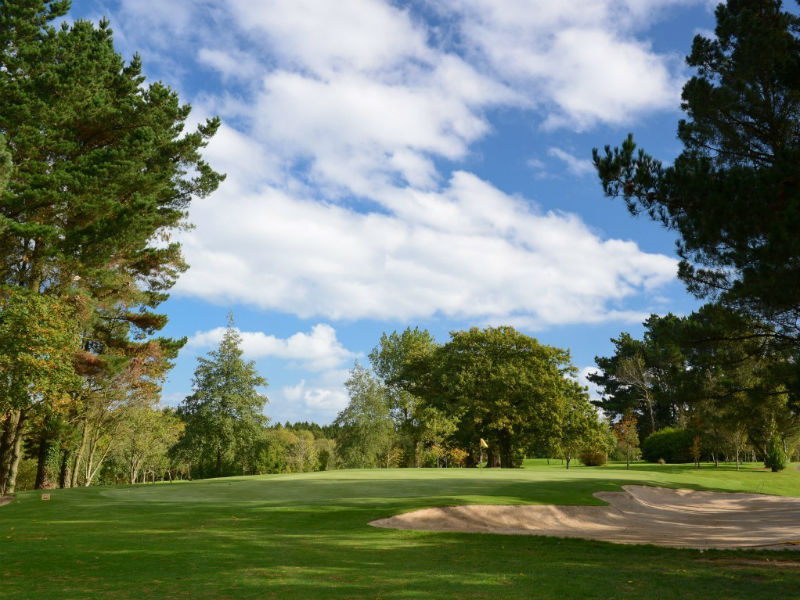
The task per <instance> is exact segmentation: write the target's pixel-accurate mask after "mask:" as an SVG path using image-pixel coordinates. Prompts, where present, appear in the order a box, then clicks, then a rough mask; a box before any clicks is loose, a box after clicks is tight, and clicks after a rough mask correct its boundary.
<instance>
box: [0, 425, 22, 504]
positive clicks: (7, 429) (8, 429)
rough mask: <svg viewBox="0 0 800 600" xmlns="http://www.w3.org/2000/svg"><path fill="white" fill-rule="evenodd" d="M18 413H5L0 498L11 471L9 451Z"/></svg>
mask: <svg viewBox="0 0 800 600" xmlns="http://www.w3.org/2000/svg"><path fill="white" fill-rule="evenodd" d="M19 414H20V411H18V410H12V411H9V412H7V413H6V420H5V426H4V427H3V436H2V438H0V496H2V495H3V494H5V490H6V481H7V480H8V472H9V471H10V469H11V449H12V448H13V446H14V436H15V435H16V433H17V423H19Z"/></svg>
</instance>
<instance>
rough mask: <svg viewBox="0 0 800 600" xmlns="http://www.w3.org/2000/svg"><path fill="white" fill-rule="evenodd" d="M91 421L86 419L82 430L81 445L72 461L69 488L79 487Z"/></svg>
mask: <svg viewBox="0 0 800 600" xmlns="http://www.w3.org/2000/svg"><path fill="white" fill-rule="evenodd" d="M88 429H89V420H88V418H84V420H83V427H82V428H81V445H80V446H79V447H78V451H77V452H76V453H75V456H74V457H73V459H72V475H71V478H70V482H69V487H78V477H79V476H80V466H81V461H82V460H83V454H84V452H86V438H87V437H88V435H87V434H88Z"/></svg>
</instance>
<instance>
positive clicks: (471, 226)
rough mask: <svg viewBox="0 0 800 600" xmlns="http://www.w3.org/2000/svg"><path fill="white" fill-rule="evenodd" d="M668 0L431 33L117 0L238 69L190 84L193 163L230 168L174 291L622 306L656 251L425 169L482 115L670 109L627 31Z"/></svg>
mask: <svg viewBox="0 0 800 600" xmlns="http://www.w3.org/2000/svg"><path fill="white" fill-rule="evenodd" d="M676 1H679V0H676ZM687 1H688V0H687ZM704 1H705V0H704ZM671 3H674V2H670V1H667V0H663V1H660V2H643V1H640V0H627V1H622V2H610V1H608V0H606V1H600V0H593V1H587V2H581V3H556V2H550V1H549V0H539V1H536V2H533V3H531V2H530V1H529V0H507V1H506V2H501V3H491V2H483V1H482V0H449V1H447V2H443V3H437V4H436V5H435V6H431V7H428V8H430V9H432V10H441V11H443V16H444V17H446V18H445V19H443V20H441V21H440V22H439V23H437V24H436V25H435V26H434V25H432V24H431V23H426V22H425V21H424V20H423V19H422V17H420V16H419V15H416V13H414V10H415V7H414V6H413V5H411V6H409V8H398V7H397V6H395V5H393V4H391V3H389V2H384V1H381V0H342V1H341V2H336V3H329V2H318V1H314V0H275V1H272V2H247V1H246V0H227V2H225V3H222V4H215V3H210V2H208V1H206V0H195V1H194V2H186V3H185V5H189V6H190V9H191V10H190V9H187V8H186V6H182V8H175V9H174V13H175V14H174V15H173V14H172V12H173V11H172V10H167V9H163V8H154V9H153V10H152V11H151V12H148V14H146V15H143V14H142V13H143V11H144V12H147V10H148V9H146V8H142V6H140V5H138V4H137V3H136V2H134V1H133V0H123V9H122V10H121V14H122V15H123V16H125V15H127V17H125V18H128V19H129V21H130V22H133V18H134V17H136V16H137V15H138V16H141V18H144V19H146V22H147V24H148V27H147V28H145V29H137V28H135V27H133V26H130V27H128V33H129V34H131V35H132V34H133V32H136V35H139V36H140V37H142V38H143V39H147V40H150V43H148V44H145V45H146V46H150V47H155V48H162V47H164V46H163V43H164V41H165V40H170V38H175V40H174V46H175V47H176V48H178V47H180V48H191V51H190V52H189V54H190V55H191V56H192V57H193V58H194V59H195V60H199V61H201V62H203V64H206V65H210V66H212V67H214V68H217V69H222V70H224V71H226V72H230V73H231V74H230V76H231V77H233V76H236V77H239V78H240V79H246V80H247V82H248V84H247V85H242V86H240V87H239V88H235V89H234V90H233V91H230V92H213V91H210V90H208V91H206V93H204V94H202V95H201V96H200V101H201V102H200V108H201V111H200V112H201V113H202V112H203V111H205V112H207V114H214V113H218V114H221V115H222V117H223V119H225V120H226V121H227V123H226V125H225V126H224V127H223V128H222V129H221V130H220V132H219V134H218V136H217V138H216V139H215V140H214V141H213V142H212V144H211V145H210V147H209V148H208V156H209V160H210V162H211V163H212V164H214V165H215V167H217V168H219V169H220V170H223V171H226V172H227V174H228V180H227V181H226V182H225V183H224V184H223V185H222V187H221V188H220V190H218V192H216V193H215V194H214V195H213V196H212V197H211V198H207V199H204V200H199V201H196V202H194V203H193V205H192V209H191V215H190V219H191V220H192V222H194V223H195V224H196V225H197V229H196V230H194V231H191V232H188V233H186V234H183V235H182V236H181V238H182V241H183V243H184V247H185V252H186V255H187V258H188V261H189V263H190V265H191V266H192V269H191V270H190V271H189V272H188V273H187V274H186V275H184V276H183V277H182V278H181V279H180V280H179V283H178V286H177V287H176V288H175V292H176V293H182V294H185V295H193V296H199V297H202V298H205V299H208V300H212V301H219V302H231V301H239V302H246V303H248V304H251V305H255V306H259V307H263V308H267V309H274V310H278V311H284V312H289V313H293V314H296V315H299V316H301V317H315V318H316V317H324V318H329V319H361V318H377V319H388V318H406V319H410V318H419V317H429V316H432V315H445V316H452V317H468V318H480V319H485V320H495V319H502V318H504V317H513V318H515V319H520V320H521V321H524V320H527V321H528V322H531V323H539V324H543V325H547V324H558V323H586V322H597V321H602V320H608V319H629V318H631V316H632V315H634V314H636V315H638V314H639V313H638V312H637V311H636V310H634V309H632V308H631V307H630V306H627V305H626V302H627V301H628V300H630V299H631V298H635V297H638V296H640V295H641V294H642V293H643V292H645V291H649V290H652V289H655V288H657V287H658V286H660V285H663V284H665V283H666V282H668V281H671V280H673V279H674V277H675V268H676V265H675V261H674V260H672V259H671V258H668V257H666V256H663V255H658V254H648V253H644V252H642V251H640V249H639V248H638V247H637V246H636V244H634V243H633V242H629V241H623V240H602V239H600V238H599V237H598V236H597V235H596V234H595V233H593V232H592V231H590V229H589V228H588V227H586V226H585V225H584V224H583V223H582V222H581V220H580V219H579V217H577V216H576V215H571V214H563V213H557V212H547V213H544V212H541V211H539V210H538V209H537V208H536V207H535V206H534V205H533V203H532V202H531V201H530V200H527V199H523V198H517V197H514V196H509V195H507V194H505V193H503V192H502V191H500V190H498V189H496V188H495V187H494V186H492V185H491V184H490V183H488V182H486V181H483V180H481V179H479V178H478V177H476V176H475V175H472V174H470V173H467V172H460V171H456V172H454V173H452V174H451V175H448V174H447V173H446V172H441V171H440V170H438V169H437V166H436V165H437V162H436V161H437V160H440V159H448V160H450V161H458V160H461V159H463V158H464V157H465V156H466V155H467V154H468V152H469V151H470V149H471V148H472V147H473V145H474V144H475V142H476V141H478V140H480V139H481V138H482V137H484V136H486V135H487V134H488V133H489V132H490V131H491V124H490V122H489V120H488V118H487V111H488V110H490V109H492V108H494V107H509V106H511V107H515V108H523V109H525V110H536V111H538V112H537V113H536V115H537V117H538V118H539V119H540V122H542V123H544V124H545V125H546V126H551V127H555V126H560V127H568V128H571V129H582V128H587V127H591V126H593V125H595V124H598V123H619V122H622V121H629V120H630V119H631V117H632V116H635V115H640V114H644V113H646V112H648V111H653V110H660V109H663V108H665V107H667V106H669V107H673V106H676V105H677V100H676V98H677V89H678V87H679V79H680V76H679V75H680V73H679V70H678V69H677V68H676V63H675V62H674V60H673V58H674V57H671V56H665V55H662V54H658V53H656V52H655V51H654V50H653V49H652V48H651V47H650V46H649V45H648V44H647V42H644V41H641V40H640V39H638V38H637V37H636V34H637V32H638V31H640V30H641V28H642V27H644V26H645V25H644V24H646V23H649V22H650V21H651V20H652V19H653V18H654V16H653V15H654V10H655V9H654V7H655V8H656V9H657V8H659V7H664V6H667V5H669V4H671ZM143 4H144V3H143ZM152 4H153V1H152V0H147V2H146V6H151V5H152ZM164 11H167V12H164ZM173 17H174V22H172V21H170V19H171V18H173ZM123 22H125V21H123ZM453 40H457V41H458V42H457V43H454V42H453ZM675 60H677V59H675ZM195 106H196V107H197V103H195ZM551 152H553V153H554V154H553V155H554V156H556V157H557V158H559V159H560V160H564V161H565V162H566V163H567V165H568V168H569V169H571V170H572V172H574V173H576V174H577V173H584V172H587V165H586V162H585V161H583V159H579V158H576V157H574V156H572V155H571V154H568V153H566V152H565V151H564V150H562V149H560V148H554V149H552V150H551ZM540 174H542V173H540ZM253 343H255V342H253Z"/></svg>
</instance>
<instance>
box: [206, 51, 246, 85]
mask: <svg viewBox="0 0 800 600" xmlns="http://www.w3.org/2000/svg"><path fill="white" fill-rule="evenodd" d="M197 60H198V61H199V62H201V63H203V64H206V65H208V66H209V67H212V68H214V69H216V70H217V71H219V73H220V75H222V78H223V80H227V79H230V78H239V79H251V78H253V77H255V76H256V75H257V74H258V73H259V72H260V71H261V68H260V65H259V64H258V63H257V62H256V61H255V60H254V58H253V57H252V56H249V55H247V54H245V53H243V52H230V51H224V50H218V49H213V48H200V50H199V51H198V53H197Z"/></svg>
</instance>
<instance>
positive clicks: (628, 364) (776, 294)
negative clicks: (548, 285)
mask: <svg viewBox="0 0 800 600" xmlns="http://www.w3.org/2000/svg"><path fill="white" fill-rule="evenodd" d="M716 20H717V25H716V29H715V32H714V33H715V36H714V37H706V36H705V35H697V36H696V37H695V38H694V42H693V44H692V48H691V53H690V54H689V56H688V57H687V59H686V60H687V64H688V65H689V66H690V67H691V68H693V69H694V71H695V75H694V76H693V77H692V78H691V79H690V80H689V81H688V82H687V83H686V85H685V86H684V88H683V94H682V104H681V107H682V109H683V110H684V111H685V113H686V118H684V119H682V120H681V121H680V122H679V123H678V138H679V139H680V141H681V142H682V144H683V151H682V152H681V154H680V155H679V156H678V157H677V158H676V159H675V161H674V162H673V163H672V164H671V165H665V164H663V163H662V162H661V161H660V160H658V159H656V158H654V157H652V156H651V155H649V154H647V153H646V152H644V151H643V150H641V149H637V147H636V144H635V143H634V140H633V135H629V136H628V138H627V139H626V140H624V141H623V143H622V144H621V146H619V147H617V148H614V149H612V148H611V147H609V146H606V148H605V149H604V151H602V152H601V151H598V150H597V149H595V150H594V163H595V166H596V168H597V171H598V174H599V177H600V180H601V182H602V185H603V189H604V191H605V193H606V195H608V196H611V197H620V198H622V199H623V200H624V202H625V203H626V205H627V207H628V209H629V210H630V212H631V213H632V214H634V215H639V214H644V215H646V216H648V217H649V218H651V219H652V220H654V221H656V222H659V223H661V224H662V225H663V226H664V227H666V228H667V229H669V230H670V231H673V232H675V233H676V234H677V235H678V241H677V250H678V255H679V257H680V259H681V262H680V267H679V273H678V275H679V277H680V278H681V279H682V280H683V281H684V283H685V284H686V286H687V289H688V291H689V292H691V293H693V294H694V295H695V296H696V297H697V298H700V299H703V300H705V301H706V304H705V305H704V306H703V307H702V308H700V309H699V310H697V311H695V312H693V313H692V314H690V315H687V316H675V315H666V316H663V317H659V316H656V315H653V316H651V317H650V319H648V320H647V321H646V322H645V324H644V325H645V333H644V336H643V339H641V340H637V339H633V338H632V337H631V336H630V335H628V334H627V333H622V334H621V335H620V336H619V337H618V338H616V339H613V340H612V342H613V344H614V355H613V356H610V357H598V358H597V359H596V360H597V364H598V366H600V368H601V372H600V373H599V374H597V375H595V376H594V377H592V378H591V379H593V381H594V382H595V383H596V384H598V385H599V386H600V387H601V389H602V390H603V392H604V394H603V398H602V400H601V401H600V402H599V403H598V404H599V406H600V407H602V408H603V410H604V411H605V412H606V414H607V415H608V416H609V417H611V418H612V419H621V418H624V416H625V415H635V416H636V417H638V432H639V434H640V435H641V436H642V437H643V438H644V437H647V438H648V439H649V438H651V437H653V436H655V438H654V439H655V440H656V441H655V442H651V443H650V445H651V446H659V447H663V449H662V452H667V450H668V449H669V448H672V450H673V451H674V452H672V451H671V453H673V454H675V455H676V457H679V458H676V459H677V460H687V459H690V460H694V461H695V462H699V461H700V459H701V458H711V459H713V460H715V461H717V460H718V459H719V457H720V456H723V457H728V458H731V457H732V458H733V459H735V460H736V461H737V464H738V461H739V458H740V457H741V456H743V455H744V456H748V455H749V456H751V457H758V458H759V459H761V460H764V461H765V462H766V464H767V465H768V466H770V467H772V468H773V469H774V470H777V469H780V468H782V467H783V464H784V462H785V460H786V459H787V458H790V457H796V456H797V444H798V439H800V343H799V342H800V237H798V235H797V232H798V230H800V170H799V169H798V165H800V143H799V142H800V126H798V123H800V38H799V37H798V34H800V18H798V16H797V15H795V14H792V13H789V12H787V11H784V10H783V8H782V3H781V2H780V0H729V1H728V2H727V3H726V4H720V5H719V6H718V7H717V9H716ZM644 444H645V445H647V439H645V440H644ZM664 458H666V457H664Z"/></svg>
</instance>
